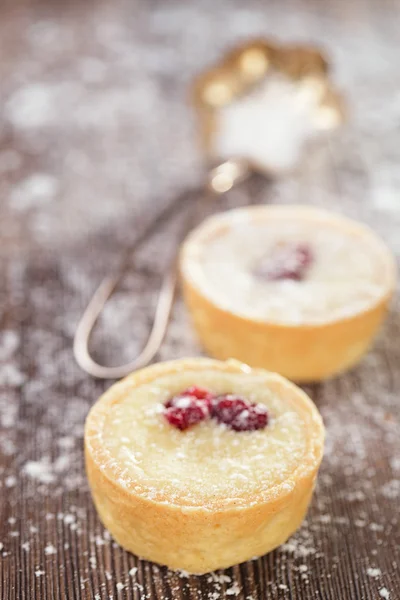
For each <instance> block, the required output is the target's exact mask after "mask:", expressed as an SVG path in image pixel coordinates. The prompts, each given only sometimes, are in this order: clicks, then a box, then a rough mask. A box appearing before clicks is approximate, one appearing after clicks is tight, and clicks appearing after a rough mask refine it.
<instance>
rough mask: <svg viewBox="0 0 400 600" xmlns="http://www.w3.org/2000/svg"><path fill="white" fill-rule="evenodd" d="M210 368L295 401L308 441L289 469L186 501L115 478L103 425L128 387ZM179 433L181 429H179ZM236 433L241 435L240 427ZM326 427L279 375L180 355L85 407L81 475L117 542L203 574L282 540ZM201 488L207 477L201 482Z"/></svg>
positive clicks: (302, 500)
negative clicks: (230, 493)
mask: <svg viewBox="0 0 400 600" xmlns="http://www.w3.org/2000/svg"><path fill="white" fill-rule="evenodd" d="M204 370H212V371H214V372H218V371H223V372H224V373H228V374H230V373H232V374H235V373H240V374H243V373H247V374H248V377H252V376H254V375H256V376H257V377H256V382H257V385H260V381H261V383H262V382H264V381H265V384H266V385H267V386H268V387H269V388H270V389H271V390H272V391H273V392H274V393H275V394H277V395H278V397H280V398H284V399H285V403H289V406H291V407H293V410H295V411H296V412H297V413H298V414H299V415H301V418H302V419H303V421H304V423H305V426H306V435H307V445H306V451H305V452H304V456H303V458H302V460H301V463H300V464H298V465H297V467H296V468H295V469H294V470H293V472H292V473H291V474H290V476H289V477H288V478H287V479H285V480H284V481H283V482H280V483H278V484H277V485H272V486H271V487H270V488H269V489H264V490H258V491H256V492H255V493H254V494H253V495H249V496H248V497H243V498H240V497H239V498H236V499H229V498H223V497H219V498H212V497H210V496H207V494H205V495H204V496H202V495H199V496H198V498H197V499H196V498H193V497H192V499H191V501H188V498H187V497H184V498H182V499H181V500H180V499H179V498H176V497H174V498H173V501H171V498H170V497H169V496H168V493H166V491H165V490H163V489H159V490H158V491H157V493H156V494H154V490H153V492H152V497H149V495H148V494H147V490H146V489H145V486H142V482H141V481H140V479H138V480H137V481H134V482H130V483H129V485H126V484H124V485H122V484H121V479H120V478H121V472H122V469H121V465H119V464H118V463H117V462H116V461H110V457H109V455H108V454H107V451H106V448H105V445H104V439H103V428H104V423H105V417H106V415H107V414H108V413H109V411H110V409H111V408H112V407H113V405H115V404H116V403H118V402H120V401H121V400H122V399H123V398H124V397H125V396H126V394H127V393H128V392H129V393H131V392H132V390H135V389H137V388H139V387H140V386H142V385H144V384H147V383H151V382H153V381H154V380H155V379H157V378H158V377H160V376H165V375H176V376H177V377H179V373H182V372H184V371H190V372H193V374H194V377H195V376H196V372H199V373H200V372H201V371H204ZM183 435H184V434H183ZM238 435H241V434H238ZM323 441H324V427H323V424H322V420H321V417H320V415H319V413H318V411H317V409H316V407H315V406H314V404H313V403H312V402H311V400H310V399H309V398H308V397H307V396H306V394H305V393H304V392H303V391H301V390H300V389H299V388H297V387H296V386H294V385H293V384H291V383H290V382H288V381H286V380H285V379H283V378H282V377H280V376H279V375H276V374H273V373H268V372H265V371H261V370H257V371H253V370H251V369H249V368H248V367H246V366H245V365H242V364H241V363H238V362H237V361H227V362H219V361H215V360H212V359H203V358H196V359H182V360H177V361H171V362H167V363H161V364H157V365H154V366H151V367H148V368H146V369H143V370H141V371H138V372H136V373H133V374H132V375H130V376H129V377H127V378H126V379H124V380H123V381H121V382H120V383H118V384H116V385H114V386H112V387H111V388H110V389H109V390H108V391H107V392H106V393H105V394H104V395H103V396H102V397H101V398H100V400H99V401H98V402H97V403H96V404H95V405H94V406H93V408H92V409H91V411H90V413H89V415H88V418H87V421H86V427H85V457H86V469H87V475H88V479H89V483H90V487H91V490H92V495H93V499H94V502H95V505H96V508H97V510H98V513H99V515H100V518H101V520H102V522H103V523H104V525H105V526H106V527H107V528H108V529H109V530H110V532H111V533H112V534H113V536H114V537H115V539H116V540H117V541H118V543H120V544H121V546H123V547H124V548H126V549H127V550H129V551H131V552H133V553H135V554H136V555H138V556H140V557H142V558H145V559H148V560H152V561H155V562H158V563H160V564H165V565H167V566H168V567H170V568H172V569H182V570H186V571H188V572H190V573H197V574H201V573H206V572H209V571H212V570H215V569H219V568H226V567H229V566H232V565H233V564H236V563H238V562H243V561H245V560H248V559H250V558H252V557H254V556H259V555H262V554H265V553H266V552H269V551H270V550H272V549H274V548H276V547H277V546H279V545H280V544H282V543H283V542H284V541H285V540H286V539H287V538H288V537H289V536H290V535H291V534H292V533H293V532H294V531H295V530H296V529H297V528H298V527H299V525H300V524H301V522H302V520H303V518H304V514H305V512H306V510H307V507H308V504H309V502H310V499H311V495H312V491H313V486H314V481H315V477H316V474H317V471H318V467H319V465H320V462H321V459H322V453H323ZM204 486H205V487H207V482H204Z"/></svg>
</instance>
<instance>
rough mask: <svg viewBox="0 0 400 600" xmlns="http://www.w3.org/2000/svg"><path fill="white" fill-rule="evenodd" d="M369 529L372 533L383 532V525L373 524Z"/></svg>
mask: <svg viewBox="0 0 400 600" xmlns="http://www.w3.org/2000/svg"><path fill="white" fill-rule="evenodd" d="M369 528H370V530H371V531H383V525H379V523H371V524H370V526H369Z"/></svg>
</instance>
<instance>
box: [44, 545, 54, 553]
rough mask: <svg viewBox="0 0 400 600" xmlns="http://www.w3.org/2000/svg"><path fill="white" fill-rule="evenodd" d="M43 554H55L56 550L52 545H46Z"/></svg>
mask: <svg viewBox="0 0 400 600" xmlns="http://www.w3.org/2000/svg"><path fill="white" fill-rule="evenodd" d="M44 553H45V554H47V555H51V554H57V548H55V546H53V544H47V546H46V548H45V549H44Z"/></svg>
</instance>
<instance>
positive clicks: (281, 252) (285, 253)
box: [254, 243, 314, 281]
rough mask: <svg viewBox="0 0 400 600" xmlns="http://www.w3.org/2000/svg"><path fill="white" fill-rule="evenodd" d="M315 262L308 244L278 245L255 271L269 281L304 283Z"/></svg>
mask: <svg viewBox="0 0 400 600" xmlns="http://www.w3.org/2000/svg"><path fill="white" fill-rule="evenodd" d="M313 260H314V257H313V253H312V250H311V248H310V246H309V245H308V244H304V243H303V244H301V243H286V244H278V245H277V246H275V248H274V249H273V250H272V252H271V254H270V255H269V256H268V257H266V259H265V260H263V261H262V262H261V264H260V265H259V266H258V267H257V268H256V269H255V271H254V274H255V275H257V276H259V277H262V278H265V279H267V280H268V281H278V280H280V279H293V280H294V281H302V280H303V279H304V278H305V276H306V274H307V271H308V269H309V267H310V266H311V264H312V262H313Z"/></svg>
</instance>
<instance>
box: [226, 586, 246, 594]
mask: <svg viewBox="0 0 400 600" xmlns="http://www.w3.org/2000/svg"><path fill="white" fill-rule="evenodd" d="M241 589H242V588H241V587H240V586H239V585H238V584H237V583H234V584H233V585H232V587H230V588H228V589H227V590H226V592H225V593H226V595H227V596H238V595H239V594H240V592H241Z"/></svg>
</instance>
